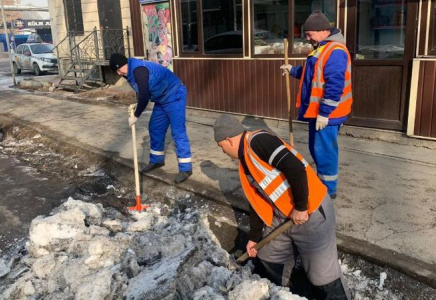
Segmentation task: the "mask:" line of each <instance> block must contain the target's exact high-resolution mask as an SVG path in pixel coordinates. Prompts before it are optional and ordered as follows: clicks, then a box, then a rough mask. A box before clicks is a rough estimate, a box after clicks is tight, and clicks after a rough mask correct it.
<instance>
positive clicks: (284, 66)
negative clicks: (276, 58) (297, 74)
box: [280, 65, 292, 75]
mask: <svg viewBox="0 0 436 300" xmlns="http://www.w3.org/2000/svg"><path fill="white" fill-rule="evenodd" d="M280 69H281V70H282V75H286V70H287V71H288V73H291V69H292V65H282V66H281V67H280Z"/></svg>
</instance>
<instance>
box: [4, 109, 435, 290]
mask: <svg viewBox="0 0 436 300" xmlns="http://www.w3.org/2000/svg"><path fill="white" fill-rule="evenodd" d="M0 116H2V118H4V119H5V120H6V121H8V122H10V123H12V124H13V123H15V124H18V125H20V126H23V127H30V128H31V129H33V130H35V131H38V132H39V133H41V134H43V135H45V136H47V137H49V138H50V139H53V140H55V141H58V142H61V143H64V144H66V145H68V146H71V147H76V148H79V149H81V150H83V151H87V152H90V153H92V154H95V155H99V156H102V157H103V158H105V159H110V160H112V161H114V162H116V163H118V164H120V165H122V166H124V167H127V168H130V169H133V168H134V166H133V162H132V161H131V160H128V159H124V158H121V157H119V156H117V155H115V154H114V153H112V152H107V151H104V150H101V149H98V148H94V147H92V146H89V145H87V144H84V143H81V142H79V141H76V140H74V139H71V138H66V137H64V136H62V135H59V133H56V132H54V131H52V130H48V129H47V128H45V127H44V126H43V125H41V124H39V123H30V122H26V121H23V120H17V119H15V118H11V117H9V116H8V115H5V114H0ZM142 175H143V176H145V177H148V178H151V179H154V180H157V181H160V182H162V183H165V184H167V185H170V186H173V187H176V188H177V189H181V190H185V191H187V192H190V193H192V194H195V195H196V196H198V197H201V198H204V199H207V200H210V201H213V202H214V203H216V204H218V205H222V206H225V207H228V208H232V209H234V210H237V211H239V212H243V213H248V212H249V207H248V203H247V201H245V199H243V198H241V197H237V196H235V195H231V194H223V193H222V192H221V191H219V190H218V189H215V188H212V187H209V186H207V185H206V184H204V183H201V182H198V181H193V180H188V181H187V182H184V183H182V184H179V185H176V184H175V183H174V182H173V181H172V180H171V179H170V178H172V176H170V174H168V173H167V172H165V171H163V170H157V171H155V172H153V174H143V173H142ZM336 236H337V245H338V250H339V251H341V252H345V253H349V254H352V255H355V256H359V257H361V258H363V259H365V260H367V261H369V262H371V263H374V264H376V265H379V266H381V267H386V266H387V267H390V268H392V269H395V270H397V271H399V272H401V273H403V274H406V275H407V276H409V277H412V278H414V279H416V280H418V281H420V282H422V283H425V284H427V285H429V286H430V287H432V288H436V268H435V266H434V265H432V264H429V263H426V262H423V261H420V260H418V259H415V258H412V257H409V256H406V255H404V254H401V253H398V252H395V251H393V250H390V249H385V248H382V247H379V246H377V245H373V244H371V243H369V242H367V241H364V240H359V239H356V238H354V237H351V236H347V235H344V234H341V233H337V234H336Z"/></svg>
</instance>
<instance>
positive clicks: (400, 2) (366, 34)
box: [356, 0, 407, 60]
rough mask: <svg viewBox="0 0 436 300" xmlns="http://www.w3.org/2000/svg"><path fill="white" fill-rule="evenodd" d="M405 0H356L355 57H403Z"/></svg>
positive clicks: (399, 58) (390, 58)
mask: <svg viewBox="0 0 436 300" xmlns="http://www.w3.org/2000/svg"><path fill="white" fill-rule="evenodd" d="M406 4H407V1H406V0H372V1H367V0H359V1H358V6H357V16H358V17H357V49H356V50H357V51H356V59H360V60H362V59H389V60H402V59H403V55H404V41H405V38H406V14H407V5H406Z"/></svg>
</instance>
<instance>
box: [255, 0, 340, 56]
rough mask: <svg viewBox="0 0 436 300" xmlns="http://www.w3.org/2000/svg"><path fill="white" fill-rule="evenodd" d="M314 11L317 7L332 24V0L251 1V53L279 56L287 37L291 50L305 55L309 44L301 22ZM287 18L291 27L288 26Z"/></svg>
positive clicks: (334, 13)
mask: <svg viewBox="0 0 436 300" xmlns="http://www.w3.org/2000/svg"><path fill="white" fill-rule="evenodd" d="M290 4H292V6H291V8H290V6H289V5H290ZM315 10H321V11H322V12H323V13H324V14H325V15H326V17H327V18H328V19H329V21H330V25H331V27H336V14H337V12H336V0H313V1H307V0H293V1H292V0H291V1H288V0H253V24H252V26H253V41H254V45H253V47H254V52H253V53H254V54H255V55H262V54H267V55H268V54H280V55H283V52H284V47H283V39H284V38H287V39H288V40H289V44H290V45H289V47H290V48H291V53H294V54H296V55H307V54H308V53H309V52H310V51H312V49H313V47H312V45H311V44H310V43H309V42H308V41H307V40H306V37H305V35H304V22H306V20H307V18H308V17H309V15H310V14H311V13H312V12H313V11H315ZM290 14H291V16H290ZM290 18H291V19H292V21H293V26H289V25H288V24H289V20H290ZM291 27H292V28H291ZM289 32H291V33H292V34H289Z"/></svg>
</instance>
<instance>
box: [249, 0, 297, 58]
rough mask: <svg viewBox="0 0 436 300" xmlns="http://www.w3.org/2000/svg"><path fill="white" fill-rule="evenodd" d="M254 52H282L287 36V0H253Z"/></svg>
mask: <svg viewBox="0 0 436 300" xmlns="http://www.w3.org/2000/svg"><path fill="white" fill-rule="evenodd" d="M253 7H254V11H253V29H254V30H253V41H254V54H283V52H284V47H283V39H284V38H287V37H288V32H289V30H288V24H289V22H288V19H289V16H288V13H289V6H288V0H254V1H253Z"/></svg>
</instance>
